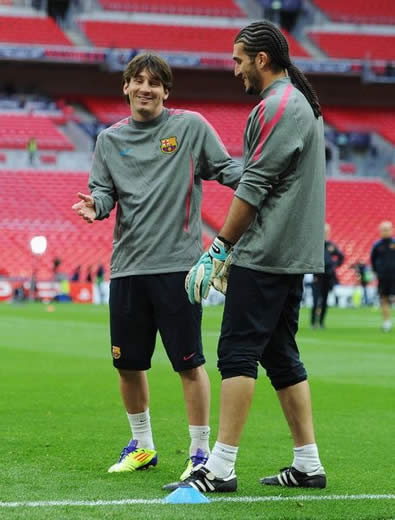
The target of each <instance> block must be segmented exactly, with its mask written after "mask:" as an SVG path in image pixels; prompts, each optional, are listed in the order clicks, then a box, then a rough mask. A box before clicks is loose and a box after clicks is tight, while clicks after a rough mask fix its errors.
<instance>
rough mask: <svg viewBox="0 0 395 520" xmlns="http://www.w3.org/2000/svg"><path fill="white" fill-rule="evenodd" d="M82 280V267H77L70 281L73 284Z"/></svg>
mask: <svg viewBox="0 0 395 520" xmlns="http://www.w3.org/2000/svg"><path fill="white" fill-rule="evenodd" d="M80 278H81V266H80V265H77V267H76V268H75V269H74V271H73V273H72V275H71V278H70V281H71V282H79V281H80Z"/></svg>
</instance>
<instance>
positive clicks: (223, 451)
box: [205, 441, 239, 478]
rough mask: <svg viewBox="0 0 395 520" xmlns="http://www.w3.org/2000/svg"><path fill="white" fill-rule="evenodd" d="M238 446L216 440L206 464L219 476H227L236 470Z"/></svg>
mask: <svg viewBox="0 0 395 520" xmlns="http://www.w3.org/2000/svg"><path fill="white" fill-rule="evenodd" d="M238 450H239V448H238V446H230V445H229V444H222V442H218V441H217V442H216V443H215V444H214V448H213V451H212V452H211V455H210V457H209V458H208V461H207V462H206V464H205V466H206V468H208V469H209V470H210V471H211V473H214V475H215V476H216V477H218V478H225V477H228V476H229V475H230V473H231V472H232V471H233V470H234V467H235V464H236V457H237V452H238Z"/></svg>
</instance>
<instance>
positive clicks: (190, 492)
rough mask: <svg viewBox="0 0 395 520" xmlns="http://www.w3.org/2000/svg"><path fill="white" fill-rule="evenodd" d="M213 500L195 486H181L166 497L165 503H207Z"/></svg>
mask: <svg viewBox="0 0 395 520" xmlns="http://www.w3.org/2000/svg"><path fill="white" fill-rule="evenodd" d="M208 502H211V500H209V499H208V498H207V497H206V496H204V495H203V493H200V491H198V490H197V489H195V488H193V487H179V488H177V489H176V490H175V491H173V492H172V493H170V495H168V496H167V497H166V498H165V499H164V503H165V504H207V503H208Z"/></svg>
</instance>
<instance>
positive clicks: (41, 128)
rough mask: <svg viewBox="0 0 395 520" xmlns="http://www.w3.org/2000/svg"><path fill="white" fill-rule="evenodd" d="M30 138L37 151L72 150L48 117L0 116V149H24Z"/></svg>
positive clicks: (70, 145)
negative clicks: (35, 143) (35, 141)
mask: <svg viewBox="0 0 395 520" xmlns="http://www.w3.org/2000/svg"><path fill="white" fill-rule="evenodd" d="M32 137H34V138H36V140H37V144H38V148H39V150H74V145H73V143H72V142H71V141H70V139H69V138H68V137H67V136H66V135H64V134H63V133H62V132H61V131H60V130H58V128H57V127H56V125H55V124H54V123H53V122H52V121H51V119H50V118H48V117H42V116H40V117H34V116H30V115H28V116H26V115H0V148H20V149H22V148H26V145H27V142H28V140H29V139H30V138H32Z"/></svg>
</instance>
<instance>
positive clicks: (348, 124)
mask: <svg viewBox="0 0 395 520" xmlns="http://www.w3.org/2000/svg"><path fill="white" fill-rule="evenodd" d="M323 113H324V119H325V121H326V122H327V123H328V124H330V125H332V126H334V127H335V128H336V129H337V130H340V131H342V132H353V131H362V132H363V131H365V132H366V131H368V132H377V133H378V134H380V135H381V136H382V137H383V138H384V139H386V140H388V141H389V142H390V143H392V144H395V125H394V121H395V109H391V108H377V107H376V108H373V107H328V106H325V107H323Z"/></svg>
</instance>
